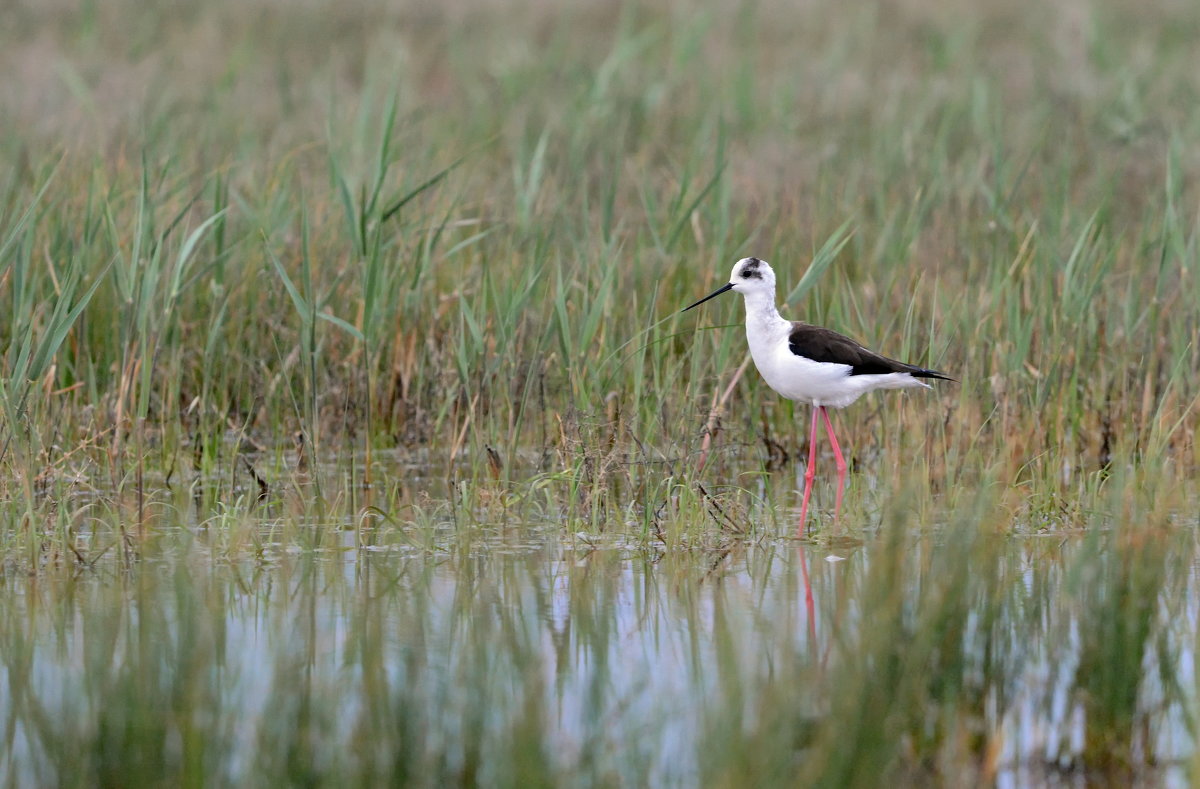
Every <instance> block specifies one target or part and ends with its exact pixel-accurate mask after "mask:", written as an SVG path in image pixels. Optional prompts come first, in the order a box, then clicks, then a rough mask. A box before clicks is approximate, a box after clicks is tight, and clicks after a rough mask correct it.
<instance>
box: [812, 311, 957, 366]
mask: <svg viewBox="0 0 1200 789" xmlns="http://www.w3.org/2000/svg"><path fill="white" fill-rule="evenodd" d="M788 348H790V349H791V350H792V353H794V354H796V355H797V356H803V357H804V358H805V359H812V360H813V361H814V362H826V363H829V364H844V365H847V366H848V367H849V368H850V374H851V375H886V374H888V373H908V374H909V375H911V376H913V377H914V378H941V379H942V380H945V381H952V380H954V379H953V378H951V377H950V376H948V375H945V374H944V373H939V372H937V371H936V370H926V369H925V368H923V367H917V366H915V365H911V364H905V363H904V362H898V361H896V360H895V359H889V358H887V357H886V356H880V355H879V354H877V353H875V352H874V351H868V350H867V349H866V348H864V347H862V346H861V345H860V344H858V343H856V342H855V341H854V340H852V339H850V338H849V337H847V336H845V335H843V334H838V333H837V332H835V331H832V330H830V329H823V328H821V327H820V326H810V325H809V324H807V323H800V322H799V321H797V322H795V323H793V324H792V333H791V334H790V335H788Z"/></svg>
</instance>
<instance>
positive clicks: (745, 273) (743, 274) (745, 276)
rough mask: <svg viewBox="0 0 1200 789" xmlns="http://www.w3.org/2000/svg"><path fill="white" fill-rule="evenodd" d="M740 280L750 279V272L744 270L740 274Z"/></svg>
mask: <svg viewBox="0 0 1200 789" xmlns="http://www.w3.org/2000/svg"><path fill="white" fill-rule="evenodd" d="M742 279H750V270H749V269H746V270H745V271H743V272H742Z"/></svg>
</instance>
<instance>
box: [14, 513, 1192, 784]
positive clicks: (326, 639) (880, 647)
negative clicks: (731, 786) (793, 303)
mask: <svg viewBox="0 0 1200 789" xmlns="http://www.w3.org/2000/svg"><path fill="white" fill-rule="evenodd" d="M518 531H519V530H518ZM897 549H899V550H897ZM1195 567H1196V562H1195V551H1194V547H1193V545H1192V543H1191V540H1190V538H1188V539H1182V538H1174V539H1172V540H1171V541H1169V542H1163V543H1162V544H1161V545H1159V546H1157V547H1156V548H1155V549H1154V550H1152V551H1147V550H1146V549H1145V547H1144V546H1142V547H1138V546H1129V545H1124V544H1122V543H1120V541H1119V540H1118V539H1117V538H1116V537H1114V536H1111V535H1092V536H1090V537H1088V538H1081V537H1075V538H1064V537H1061V536H1060V537H1055V538H1031V539H999V538H990V539H977V538H970V539H967V538H963V537H956V536H954V535H953V534H947V535H943V536H942V537H940V538H939V539H936V540H934V539H929V540H910V539H905V538H903V537H901V536H899V535H897V536H896V537H895V539H894V540H889V539H888V538H886V536H885V537H884V538H881V539H879V540H876V541H871V542H868V543H866V544H864V545H860V546H850V547H847V548H845V549H829V548H823V547H817V546H812V545H803V544H797V543H790V542H789V543H782V542H781V543H764V544H758V545H737V546H732V547H730V548H728V549H727V550H722V551H720V552H713V553H703V552H696V553H689V554H682V555H663V554H658V553H654V552H650V551H638V552H634V551H625V550H619V549H599V550H592V549H590V548H589V547H588V546H586V545H572V544H569V543H568V542H564V541H561V540H559V539H557V538H556V537H552V536H550V535H548V534H546V533H545V532H540V531H534V530H530V531H529V532H528V533H517V534H516V535H515V538H512V539H503V540H497V541H495V542H491V543H488V544H485V545H479V546H476V548H475V549H474V550H473V551H472V553H471V554H470V555H456V554H455V553H452V552H440V553H439V552H428V553H412V554H409V555H401V554H398V553H396V552H387V551H374V552H372V551H357V550H337V551H328V552H324V553H310V554H299V553H290V554H289V553H285V554H283V555H282V557H281V558H280V559H279V560H278V561H275V562H271V563H242V564H231V563H225V562H217V561H215V560H212V559H210V558H207V557H206V556H205V555H204V553H203V551H201V550H191V551H187V552H185V553H184V554H183V555H180V556H175V557H172V558H165V559H162V560H159V561H154V562H144V563H142V564H139V565H136V566H133V567H127V568H121V567H118V566H117V565H116V564H115V563H114V564H113V565H111V566H108V567H105V568H101V569H96V570H92V571H87V572H81V573H77V574H75V575H72V576H70V577H67V576H45V577H40V578H25V577H21V578H17V577H9V578H6V579H5V580H4V587H5V588H4V596H5V604H4V605H3V606H0V662H2V663H3V666H4V670H5V674H4V677H3V679H2V680H0V682H2V683H3V684H2V687H3V689H4V692H3V693H0V721H3V724H2V729H0V734H2V736H3V738H4V742H5V743H6V745H7V747H6V748H5V749H4V750H3V752H2V753H0V774H3V775H5V776H6V780H7V781H8V782H10V783H14V784H17V785H47V784H51V783H58V784H76V783H79V784H83V783H94V782H95V781H96V779H97V777H99V779H100V780H105V779H106V778H107V779H118V777H119V781H120V782H122V783H129V782H131V781H133V782H150V783H157V782H168V783H175V782H177V781H179V780H184V781H192V782H199V781H203V782H206V783H208V782H216V781H219V782H221V783H234V784H242V785H245V784H256V783H261V782H262V781H265V780H271V781H288V782H292V783H295V782H315V783H332V782H335V781H342V780H348V781H355V782H362V781H365V782H377V781H388V782H397V783H404V782H414V783H418V784H435V783H442V782H445V781H454V782H479V783H483V784H487V785H518V784H519V785H528V784H529V783H537V782H548V783H556V782H562V781H564V780H569V781H570V782H571V783H574V784H584V785H609V784H622V785H647V784H651V785H683V786H689V785H712V784H713V783H728V782H730V781H731V780H733V779H734V778H735V777H736V776H739V775H744V774H749V775H751V776H752V777H753V779H754V780H755V781H757V782H759V783H768V784H769V783H774V784H788V783H793V782H795V781H796V780H798V779H802V780H805V781H826V782H833V783H840V784H846V783H864V782H867V783H869V782H870V781H869V780H868V779H869V778H870V777H871V776H875V777H878V776H879V775H881V774H884V773H886V772H889V771H890V772H895V773H896V774H897V776H898V780H901V781H903V782H907V783H922V782H923V781H926V780H928V779H929V778H931V777H935V776H936V777H938V778H940V779H942V780H944V781H948V782H953V781H956V780H960V779H965V777H967V776H970V777H972V779H976V780H985V781H990V782H992V783H994V784H996V785H999V786H1022V785H1029V784H1030V783H1037V784H1042V783H1049V784H1062V785H1083V784H1084V783H1087V782H1095V781H1096V780H1098V779H1100V778H1104V777H1108V778H1111V779H1112V780H1114V781H1118V782H1119V781H1120V780H1124V779H1128V778H1130V777H1131V776H1138V777H1139V779H1141V780H1152V782H1155V783H1165V784H1168V785H1180V786H1183V785H1187V783H1188V781H1187V767H1188V765H1187V763H1186V760H1187V759H1189V758H1190V757H1191V751H1192V742H1193V740H1192V736H1191V733H1190V729H1189V726H1188V720H1189V716H1190V715H1191V714H1192V712H1193V711H1194V701H1195V699H1194V693H1193V688H1194V672H1193V661H1194V655H1195V653H1194V645H1195V640H1196V636H1197V628H1196V623H1197V621H1198V617H1197V613H1198V612H1197V604H1196V602H1195V601H1196V600H1197V599H1198V595H1197V592H1198V591H1200V590H1198V589H1197V574H1196V571H1195ZM964 570H965V572H964ZM1141 570H1145V572H1144V573H1141ZM806 576H807V577H808V581H807V583H806ZM1131 579H1132V580H1131ZM806 589H810V590H811V603H810V601H809V595H808V594H807V593H806ZM1139 600H1140V603H1139ZM1129 605H1133V606H1134V607H1133V608H1132V609H1131V608H1128V606H1129ZM1139 605H1140V607H1139ZM1137 611H1146V612H1149V614H1148V617H1147V618H1146V622H1147V626H1146V627H1145V628H1144V629H1143V630H1138V629H1136V628H1132V629H1131V628H1126V629H1123V630H1119V631H1114V632H1113V633H1112V634H1107V635H1103V634H1102V637H1099V638H1089V636H1088V634H1089V633H1095V632H1098V630H1097V629H1098V628H1103V627H1104V626H1106V625H1105V623H1106V622H1107V623H1108V625H1111V624H1112V622H1113V621H1114V618H1115V619H1121V620H1123V619H1125V618H1128V617H1131V616H1132V614H1133V613H1136V612H1137ZM1110 653H1111V654H1110ZM1114 663H1115V666H1114V665H1113V664H1114ZM1081 666H1083V667H1084V668H1083V669H1081ZM1088 666H1092V667H1094V668H1087V667H1088ZM1106 666H1107V667H1109V668H1112V669H1114V670H1115V671H1116V672H1117V673H1116V674H1115V675H1114V676H1112V677H1107V678H1104V679H1103V681H1096V680H1094V679H1093V678H1092V672H1097V673H1096V676H1099V675H1100V674H1103V672H1104V669H1105V667H1106ZM1130 667H1133V668H1132V669H1131V668H1130ZM1085 670H1086V672H1087V673H1085ZM1121 672H1124V675H1122V674H1121ZM1130 689H1132V690H1130ZM1131 692H1132V694H1133V695H1132V696H1130V695H1129V694H1130V693H1131ZM1098 695H1099V696H1104V698H1102V699H1098V698H1097V696H1098ZM748 753H755V754H758V756H757V757H756V759H758V760H761V763H760V764H758V765H757V766H756V765H749V766H747V765H746V764H745V763H744V762H745V761H746V760H747V758H748V757H747V754H748ZM1097 754H1101V755H1100V756H1097ZM1103 754H1112V755H1114V757H1113V758H1112V759H1108V758H1105V757H1104V756H1103ZM767 764H770V765H772V766H771V768H770V769H764V765H767ZM747 771H749V773H747Z"/></svg>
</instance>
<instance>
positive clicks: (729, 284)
mask: <svg viewBox="0 0 1200 789" xmlns="http://www.w3.org/2000/svg"><path fill="white" fill-rule="evenodd" d="M732 287H733V283H732V282H726V283H725V285H724V286H723V287H720V288H717V289H716V290H714V291H713V292H712V293H710V294H708V295H707V296H705V297H704V298H702V299H700V301H698V302H696V303H695V304H693V305H692V307H699V306H700V305H701V304H703V303H704V302H706V301H708V300H709V299H715V298H716V297H717V296H720V295H721V294H722V293H724V292H725V291H727V290H729V289H730V288H732ZM692 307H684V308H683V309H681V310H680V312H687V311H688V310H690V309H691V308H692Z"/></svg>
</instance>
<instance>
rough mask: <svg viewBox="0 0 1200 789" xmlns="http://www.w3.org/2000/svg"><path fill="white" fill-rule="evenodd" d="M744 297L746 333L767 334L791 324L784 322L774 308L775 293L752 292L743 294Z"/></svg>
mask: <svg viewBox="0 0 1200 789" xmlns="http://www.w3.org/2000/svg"><path fill="white" fill-rule="evenodd" d="M745 297H746V329H747V330H748V331H759V332H768V331H770V330H772V329H776V330H778V329H779V328H780V326H781V325H787V326H788V327H789V329H790V327H791V323H790V322H789V321H786V320H784V318H783V316H781V315H780V314H779V310H777V309H776V308H775V292H774V291H772V292H770V293H762V292H754V293H747V294H745Z"/></svg>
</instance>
